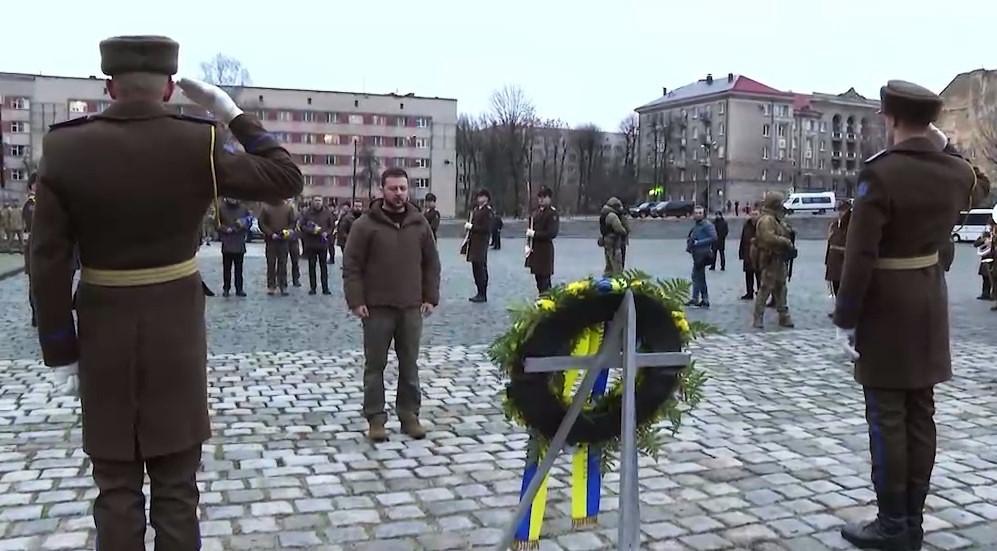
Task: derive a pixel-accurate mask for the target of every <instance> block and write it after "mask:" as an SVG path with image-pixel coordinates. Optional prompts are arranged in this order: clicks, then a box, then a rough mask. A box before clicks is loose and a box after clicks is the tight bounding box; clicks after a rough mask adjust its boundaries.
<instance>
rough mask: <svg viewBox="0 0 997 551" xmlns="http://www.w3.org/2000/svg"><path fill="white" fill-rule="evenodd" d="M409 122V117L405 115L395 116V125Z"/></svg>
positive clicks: (403, 124)
mask: <svg viewBox="0 0 997 551" xmlns="http://www.w3.org/2000/svg"><path fill="white" fill-rule="evenodd" d="M406 124H407V119H406V118H405V117H395V126H405V125H406Z"/></svg>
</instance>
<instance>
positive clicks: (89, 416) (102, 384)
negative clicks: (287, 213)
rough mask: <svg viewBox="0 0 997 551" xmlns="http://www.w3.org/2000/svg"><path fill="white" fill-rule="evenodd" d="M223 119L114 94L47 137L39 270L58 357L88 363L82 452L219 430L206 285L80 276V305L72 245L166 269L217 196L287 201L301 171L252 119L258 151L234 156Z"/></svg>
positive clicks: (39, 292) (194, 279) (37, 286)
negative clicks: (217, 129)
mask: <svg viewBox="0 0 997 551" xmlns="http://www.w3.org/2000/svg"><path fill="white" fill-rule="evenodd" d="M212 124H213V123H212V122H210V121H202V120H198V119H192V118H189V117H183V116H178V115H175V114H173V113H170V112H168V111H166V109H165V108H164V106H163V105H162V104H161V103H158V102H144V101H139V102H116V103H114V104H113V105H112V106H111V107H109V108H108V109H107V110H105V111H104V112H103V113H101V114H99V115H94V116H91V117H87V118H84V119H77V120H75V121H70V122H67V123H63V124H59V125H55V126H54V127H53V128H52V130H51V132H49V134H48V135H47V136H46V137H45V143H44V158H43V160H42V163H41V169H40V179H39V185H38V196H37V207H36V210H35V216H34V220H33V224H32V229H33V230H34V234H33V235H32V240H31V241H32V257H31V274H32V285H33V288H34V292H35V299H36V305H37V309H38V329H39V338H40V341H41V347H42V353H43V355H44V359H45V363H46V364H47V365H49V366H60V365H66V364H69V363H72V362H75V361H79V375H80V399H81V402H82V406H83V448H84V450H85V451H86V452H87V453H89V454H90V455H92V456H94V457H99V458H101V459H109V460H119V461H130V460H134V459H137V458H138V457H142V458H149V457H155V456H159V455H165V454H170V453H174V452H178V451H181V450H186V449H189V448H190V447H191V446H194V445H196V444H198V443H200V442H203V441H204V440H206V439H207V438H208V437H209V435H210V430H209V424H208V404H207V388H206V373H205V364H206V349H207V346H206V342H205V322H204V293H203V292H202V289H201V277H200V275H199V274H196V273H195V274H194V275H191V276H188V277H184V278H181V279H177V280H173V281H169V282H167V283H161V284H155V285H146V286H141V287H105V286H97V285H93V284H89V283H81V284H80V286H79V296H78V302H77V305H76V306H77V307H76V310H77V313H78V317H79V330H78V334H77V324H76V323H74V320H73V314H72V276H71V274H72V273H73V266H72V263H73V262H74V257H73V248H74V246H76V245H78V246H79V252H80V260H81V262H82V265H83V266H84V267H88V268H93V269H105V270H134V269H142V268H157V267H163V266H169V265H172V264H176V263H180V262H183V261H186V260H189V259H191V258H193V257H194V255H195V253H196V252H197V247H198V244H199V239H198V238H199V235H200V230H201V222H202V219H203V217H204V213H205V211H206V210H207V208H208V205H209V204H210V203H211V202H212V198H213V194H214V191H213V189H212V187H213V186H212V176H211V163H210V160H211V158H212V156H213V158H214V168H215V171H216V174H217V182H218V193H219V195H224V196H226V197H235V198H238V199H245V200H253V201H278V200H281V199H284V198H286V197H290V196H292V195H295V194H297V193H300V192H301V187H302V184H301V173H300V172H299V171H298V169H297V167H296V166H295V165H294V163H293V162H292V161H291V159H290V156H289V155H288V153H287V152H286V151H285V150H284V149H283V148H281V146H280V144H279V143H277V141H276V139H274V138H273V137H272V136H271V135H269V134H267V133H266V131H265V130H264V129H263V127H262V126H260V123H259V122H257V121H256V119H254V118H253V117H252V116H249V115H240V116H239V117H237V118H236V119H235V120H233V121H232V123H231V124H230V125H229V128H230V129H231V131H232V133H233V134H234V135H235V137H236V138H237V139H238V140H239V141H240V142H241V143H242V145H243V147H244V148H245V149H246V151H247V152H248V153H230V152H227V151H226V150H225V149H223V148H222V144H221V140H216V143H215V148H214V150H213V151H212V149H211V146H210V134H211V133H210V128H211V125H212Z"/></svg>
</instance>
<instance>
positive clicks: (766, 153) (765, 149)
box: [762, 145, 769, 159]
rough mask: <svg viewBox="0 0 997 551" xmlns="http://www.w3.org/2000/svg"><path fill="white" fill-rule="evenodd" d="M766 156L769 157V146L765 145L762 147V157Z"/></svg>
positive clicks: (765, 157)
mask: <svg viewBox="0 0 997 551" xmlns="http://www.w3.org/2000/svg"><path fill="white" fill-rule="evenodd" d="M768 158H769V146H767V145H766V146H764V147H762V159H768Z"/></svg>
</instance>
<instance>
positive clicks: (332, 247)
mask: <svg viewBox="0 0 997 551" xmlns="http://www.w3.org/2000/svg"><path fill="white" fill-rule="evenodd" d="M329 212H331V213H332V232H331V233H329V239H328V241H329V242H328V244H327V248H328V249H329V260H328V263H329V265H335V264H336V239H335V235H336V226H338V225H339V219H338V217H337V214H338V213H339V211H338V210H337V209H336V201H334V200H333V201H330V202H329Z"/></svg>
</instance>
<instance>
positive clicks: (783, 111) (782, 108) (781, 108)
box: [779, 105, 789, 117]
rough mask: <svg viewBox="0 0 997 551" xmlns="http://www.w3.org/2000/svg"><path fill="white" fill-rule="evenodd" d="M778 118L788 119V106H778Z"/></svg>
mask: <svg viewBox="0 0 997 551" xmlns="http://www.w3.org/2000/svg"><path fill="white" fill-rule="evenodd" d="M779 116H780V117H788V116H789V106H788V105H780V106H779Z"/></svg>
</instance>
